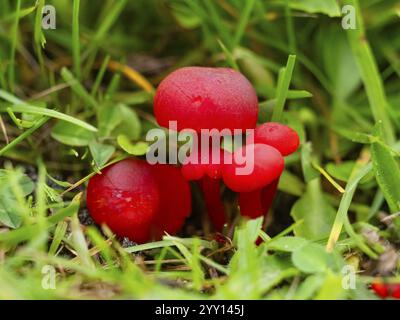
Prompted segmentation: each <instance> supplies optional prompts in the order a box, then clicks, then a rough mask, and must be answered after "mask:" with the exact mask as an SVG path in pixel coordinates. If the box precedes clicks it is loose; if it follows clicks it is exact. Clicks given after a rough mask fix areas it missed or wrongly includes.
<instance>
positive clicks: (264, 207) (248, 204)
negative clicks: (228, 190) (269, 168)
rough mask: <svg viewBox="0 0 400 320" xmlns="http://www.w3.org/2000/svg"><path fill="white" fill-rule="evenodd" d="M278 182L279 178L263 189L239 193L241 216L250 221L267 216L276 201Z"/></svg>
mask: <svg viewBox="0 0 400 320" xmlns="http://www.w3.org/2000/svg"><path fill="white" fill-rule="evenodd" d="M278 182H279V178H278V179H276V180H274V181H273V182H271V183H270V184H268V185H267V186H265V187H263V188H261V189H258V190H255V191H252V192H241V193H239V207H240V214H241V215H242V216H245V217H248V218H250V219H255V218H258V217H261V216H266V215H267V213H268V211H269V209H270V208H271V205H272V202H273V200H274V197H275V194H276V189H277V187H278Z"/></svg>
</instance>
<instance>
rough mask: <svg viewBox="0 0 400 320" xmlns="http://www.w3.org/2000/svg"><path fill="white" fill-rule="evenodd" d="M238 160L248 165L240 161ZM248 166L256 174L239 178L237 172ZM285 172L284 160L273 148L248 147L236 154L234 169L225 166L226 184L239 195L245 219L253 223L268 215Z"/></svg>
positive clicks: (230, 166)
mask: <svg viewBox="0 0 400 320" xmlns="http://www.w3.org/2000/svg"><path fill="white" fill-rule="evenodd" d="M239 156H242V157H243V159H245V160H246V161H245V162H241V161H239V160H240V158H239ZM238 161H239V163H238ZM246 166H248V167H249V168H250V169H251V168H253V170H251V171H250V172H248V173H247V174H243V175H240V174H239V172H238V169H239V168H240V167H242V168H243V167H246ZM283 169H284V160H283V157H282V155H281V154H280V152H279V151H278V150H276V149H275V148H274V147H271V146H268V145H264V144H248V145H246V146H245V147H242V148H241V149H238V150H237V151H235V153H234V156H233V162H232V165H225V166H224V169H223V174H222V175H223V179H224V182H225V184H226V185H227V186H228V187H229V188H230V189H232V190H233V191H236V192H239V207H240V213H241V214H242V215H243V216H246V217H248V218H251V219H252V218H257V217H260V216H264V215H266V213H267V212H268V210H269V208H270V206H271V204H272V200H273V198H274V195H275V192H276V188H277V185H278V181H279V177H280V175H281V174H282V171H283Z"/></svg>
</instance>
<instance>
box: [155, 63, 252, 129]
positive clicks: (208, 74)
mask: <svg viewBox="0 0 400 320" xmlns="http://www.w3.org/2000/svg"><path fill="white" fill-rule="evenodd" d="M154 113H155V116H156V119H157V122H158V123H159V124H160V125H161V126H163V127H168V125H169V121H177V127H178V131H180V130H183V129H188V128H190V129H193V130H196V131H197V132H200V130H201V129H218V130H223V129H231V130H233V129H242V130H244V129H249V128H254V127H255V126H256V123H257V116H258V102H257V95H256V92H255V91H254V89H253V87H252V85H251V84H250V82H249V81H248V80H247V79H246V78H245V77H244V76H243V75H242V74H241V73H239V72H238V71H235V70H233V69H229V68H206V67H185V68H181V69H178V70H176V71H174V72H172V73H171V74H170V75H168V76H167V77H166V78H165V79H164V80H163V81H162V82H161V83H160V85H159V86H158V88H157V92H156V95H155V98H154Z"/></svg>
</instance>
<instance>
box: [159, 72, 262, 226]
mask: <svg viewBox="0 0 400 320" xmlns="http://www.w3.org/2000/svg"><path fill="white" fill-rule="evenodd" d="M154 113H155V116H156V119H157V122H158V123H159V124H160V125H161V126H164V127H168V125H169V122H170V121H176V122H177V130H178V131H181V130H183V129H192V130H195V131H196V132H201V131H202V130H205V129H208V130H213V129H216V130H219V131H220V132H221V131H222V130H225V129H229V130H235V129H241V130H245V129H252V128H254V127H255V126H256V123H257V116H258V102H257V95H256V92H255V90H254V88H253V87H252V85H251V84H250V82H249V81H248V80H247V79H246V78H245V77H244V76H243V75H242V74H241V73H239V72H237V71H235V70H233V69H229V68H205V67H186V68H181V69H178V70H176V71H174V72H172V73H171V74H170V75H168V76H167V77H166V78H165V79H164V80H163V81H162V82H161V83H160V85H159V86H158V88H157V92H156V95H155V98H154ZM200 150H201V146H200V147H199V151H200ZM207 152H208V151H206V154H207ZM196 156H198V155H194V157H196ZM218 166H219V164H216V163H213V162H212V161H209V162H208V163H203V164H199V165H198V164H194V165H191V164H188V165H184V166H183V168H182V173H183V175H184V176H185V177H186V178H187V179H188V180H200V179H203V180H202V181H201V182H200V185H201V188H202V191H203V194H204V198H205V201H206V207H207V210H208V212H209V215H210V217H211V219H212V220H213V223H214V226H215V228H216V229H217V230H218V231H221V230H222V227H223V224H224V223H225V217H224V208H223V205H222V202H221V199H220V191H219V190H220V181H219V177H218V175H220V168H219V167H218ZM206 176H208V177H210V179H209V178H203V177H206Z"/></svg>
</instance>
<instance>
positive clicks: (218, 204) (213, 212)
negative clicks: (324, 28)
mask: <svg viewBox="0 0 400 320" xmlns="http://www.w3.org/2000/svg"><path fill="white" fill-rule="evenodd" d="M199 184H200V187H201V190H202V192H203V196H204V201H205V204H206V208H207V212H208V215H209V217H210V219H211V222H212V223H213V225H214V228H215V230H216V231H218V232H221V231H222V229H223V227H224V225H225V223H226V220H225V208H224V205H223V202H222V201H221V195H220V179H212V178H210V177H209V176H207V175H205V176H204V177H203V178H202V179H201V180H200V181H199Z"/></svg>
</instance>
